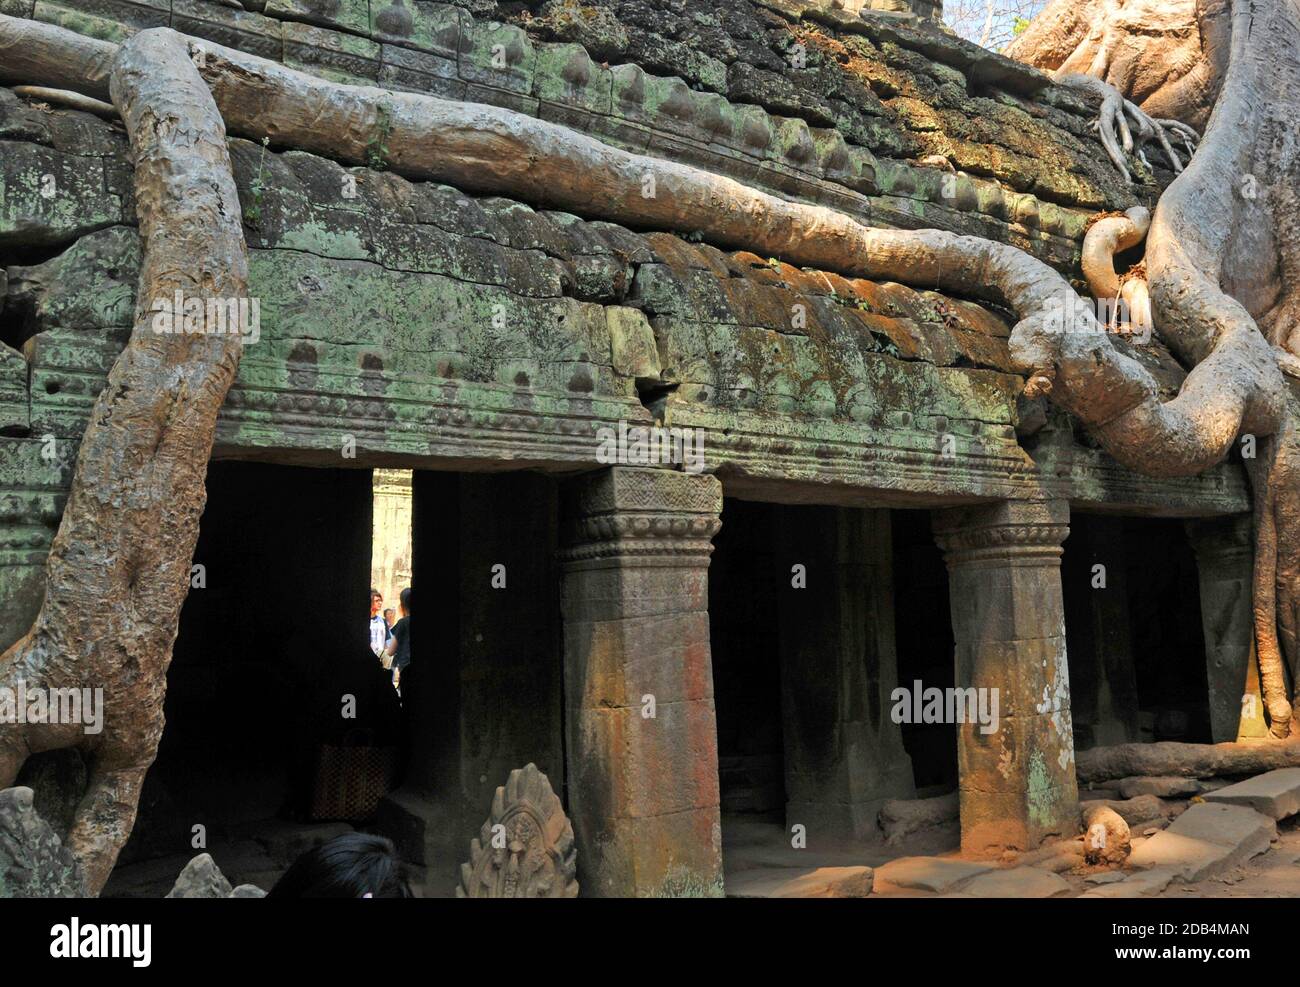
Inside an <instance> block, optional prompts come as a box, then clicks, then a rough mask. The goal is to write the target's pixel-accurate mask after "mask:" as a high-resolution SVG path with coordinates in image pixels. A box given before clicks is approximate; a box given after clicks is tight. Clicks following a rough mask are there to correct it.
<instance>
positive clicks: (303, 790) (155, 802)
mask: <svg viewBox="0 0 1300 987" xmlns="http://www.w3.org/2000/svg"><path fill="white" fill-rule="evenodd" d="M207 491H208V499H207V506H206V509H205V510H204V514H203V518H202V521H201V524H200V528H199V540H198V544H197V547H196V549H195V553H194V568H193V569H192V570H191V589H190V591H189V595H188V597H187V598H186V601H185V605H184V607H183V609H182V611H181V619H180V629H179V633H178V636H177V639H176V643H175V647H174V649H173V658H172V664H171V668H170V670H169V672H168V677H167V697H166V706H165V712H166V720H167V725H166V729H165V731H164V733H163V737H162V741H161V743H160V745H159V749H158V757H157V760H156V761H155V763H154V765H153V767H152V768H151V769H150V771H149V774H148V776H147V778H146V781H145V786H144V791H143V794H142V797H141V800H140V813H139V817H138V819H137V822H136V826H135V828H134V830H133V831H132V834H131V838H130V840H129V841H128V843H127V845H126V847H125V848H124V849H123V852H122V855H121V857H120V859H119V867H118V870H117V871H115V873H114V875H113V878H112V879H110V885H109V888H108V893H109V894H112V893H114V891H115V884H114V881H115V880H116V881H117V884H116V890H117V891H118V892H120V893H132V892H133V891H140V890H142V889H143V886H142V885H141V884H140V883H139V882H140V881H141V880H142V878H141V874H142V873H144V874H145V877H146V878H147V877H148V876H149V875H148V874H147V873H145V871H147V868H145V869H144V870H142V869H141V868H135V870H134V873H133V874H123V873H122V872H123V870H124V869H125V868H129V867H130V865H132V864H139V863H141V862H143V861H148V860H150V859H156V858H161V860H160V862H159V865H158V867H157V874H156V877H157V879H158V880H161V881H162V882H163V883H165V884H166V887H162V888H161V890H162V891H163V892H165V891H166V890H168V889H169V888H170V879H174V878H175V876H176V873H177V872H178V870H179V866H177V864H178V863H179V864H180V865H183V864H184V863H185V862H186V861H187V860H188V859H190V858H191V857H193V856H194V855H196V854H197V853H199V852H202V851H203V850H208V851H210V852H212V854H213V856H214V858H216V859H217V863H218V866H220V867H221V868H222V869H223V871H225V872H226V874H227V876H228V877H229V878H231V879H232V880H233V881H235V882H236V883H238V882H240V881H251V882H254V883H259V882H260V883H261V886H263V887H266V886H268V885H269V883H270V882H272V881H273V880H274V879H275V877H276V876H277V875H278V871H279V870H282V869H283V866H285V865H286V864H287V862H288V860H289V859H291V858H292V855H293V853H294V852H296V851H298V850H301V849H305V848H306V847H305V846H300V845H298V843H297V842H296V838H295V837H294V836H293V835H292V833H291V830H292V829H293V828H294V827H295V826H298V827H301V826H310V825H312V824H313V805H312V799H313V788H314V787H316V786H315V778H316V774H317V771H318V770H319V764H318V761H319V757H320V752H321V746H322V744H333V745H342V744H344V743H350V744H354V745H358V746H360V745H363V744H364V745H367V746H371V747H376V748H378V747H383V748H386V749H388V750H389V751H393V750H396V751H399V752H400V744H401V738H402V733H403V731H402V728H401V722H400V717H401V710H400V706H399V704H398V702H397V697H396V694H395V693H394V691H393V689H392V686H391V680H390V677H389V675H388V673H386V672H385V671H384V670H383V668H382V667H381V665H380V664H379V662H378V661H377V660H376V659H375V656H374V654H373V653H372V652H371V650H370V648H369V643H368V635H367V618H368V610H367V603H368V587H369V578H370V550H371V473H370V471H369V470H362V469H355V470H342V469H338V470H334V469H310V468H304V467H290V466H277V465H269V464H264V463H243V462H215V463H212V464H211V465H210V467H209V470H208V478H207ZM356 731H364V734H361V733H357V732H356ZM389 756H390V757H394V758H395V757H399V756H400V754H398V755H391V754H390V755H389ZM340 827H341V828H347V825H346V824H345V823H336V824H334V828H340ZM329 830H330V826H328V825H325V826H324V827H323V831H329ZM268 833H270V834H272V835H271V836H269V837H268V836H267V834H268ZM155 890H156V889H155Z"/></svg>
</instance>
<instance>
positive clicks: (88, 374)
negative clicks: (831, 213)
mask: <svg viewBox="0 0 1300 987" xmlns="http://www.w3.org/2000/svg"><path fill="white" fill-rule="evenodd" d="M0 150H2V151H3V153H2V154H0V180H3V182H4V187H5V195H4V197H3V214H2V215H0V261H2V262H3V264H4V279H3V288H4V303H3V309H0V342H3V343H5V344H7V345H5V346H4V347H0V518H3V520H4V521H5V523H4V525H3V527H2V528H0V566H3V567H4V570H5V573H6V578H5V579H4V580H3V581H0V585H2V586H3V589H2V592H3V593H4V602H5V606H4V607H3V608H0V613H2V614H3V618H0V619H2V620H3V624H2V625H0V637H3V638H5V639H6V640H7V639H9V638H11V637H12V636H14V635H16V634H17V633H19V632H20V630H21V628H23V627H25V626H26V625H27V622H28V621H29V620H30V619H31V616H32V615H33V614H34V613H35V609H36V606H37V605H38V602H39V595H38V594H39V592H40V580H41V567H42V564H43V558H44V552H45V550H46V548H47V547H48V544H49V541H50V538H51V537H52V534H53V529H54V527H55V526H56V525H57V522H58V518H59V512H60V510H61V497H62V494H63V491H64V490H66V487H67V484H68V482H69V481H70V476H71V473H70V470H71V465H72V463H73V462H74V461H75V455H76V446H77V442H78V439H79V437H80V434H81V430H82V428H83V427H84V422H85V420H86V416H87V415H88V414H89V411H90V408H91V405H92V402H93V400H94V397H95V395H96V394H97V393H98V390H99V388H100V387H101V386H102V381H103V379H104V375H105V374H106V372H107V369H108V367H109V366H110V365H111V363H112V361H113V359H115V357H116V355H117V353H118V352H119V351H120V349H121V347H122V345H123V343H124V341H125V339H126V336H127V333H128V332H129V326H130V322H131V319H132V314H133V310H134V305H135V285H136V281H137V274H138V266H139V242H138V236H137V234H136V232H135V229H134V226H133V221H134V202H133V199H132V191H131V173H130V165H129V158H128V156H127V152H126V146H125V138H124V137H123V135H122V134H121V132H120V130H117V129H115V128H114V127H112V126H111V125H110V124H109V123H107V122H105V121H101V120H98V119H96V118H93V117H90V116H88V115H86V114H80V113H70V112H65V111H50V110H47V109H42V108H39V107H36V106H33V105H31V104H30V103H28V102H26V101H24V100H21V99H19V98H17V97H15V96H14V95H13V94H12V92H11V91H9V90H4V89H0ZM231 150H232V154H233V158H234V162H235V170H236V177H237V181H238V185H239V189H240V194H241V203H242V206H243V211H244V219H245V225H246V230H245V232H246V236H247V239H248V242H249V247H250V267H251V274H250V283H251V294H252V296H253V297H254V298H257V299H258V301H259V304H260V316H261V318H260V335H259V338H258V340H257V341H256V342H255V343H252V344H251V345H249V346H248V347H247V352H246V355H245V358H244V360H243V362H242V365H241V368H240V374H239V379H238V381H237V384H236V386H235V387H234V389H233V390H232V391H231V394H230V396H229V398H228V400H227V402H226V405H225V407H224V408H223V410H222V414H221V419H220V422H219V426H218V436H217V444H216V451H215V456H216V457H217V458H253V459H269V460H273V461H278V462H287V463H300V464H310V465H322V466H339V465H344V466H383V465H392V466H396V465H415V464H420V463H425V464H432V463H437V464H439V465H440V466H441V467H442V468H457V467H460V466H466V467H469V466H473V467H474V468H484V467H492V468H498V467H499V466H501V465H510V466H512V467H516V468H523V467H530V466H532V467H541V468H545V469H551V470H559V471H569V470H574V469H584V468H591V467H593V466H596V465H599V462H598V459H597V453H598V450H599V447H600V442H599V439H598V436H599V434H600V430H601V429H602V428H605V427H611V426H616V425H617V423H618V422H620V421H628V422H632V423H637V422H640V423H649V422H651V421H652V418H653V415H655V414H660V415H662V414H665V413H666V414H667V415H668V417H669V420H670V421H671V423H673V424H675V425H678V426H683V427H698V428H703V429H706V469H708V470H709V471H711V472H713V471H716V472H717V473H718V474H719V475H722V476H724V477H726V479H727V482H728V485H729V490H731V491H734V492H736V493H741V494H743V495H745V496H748V497H750V498H751V499H766V500H777V501H787V502H799V501H813V502H821V503H843V504H849V505H855V504H856V505H861V504H863V503H865V502H869V501H874V502H877V503H880V502H896V503H901V504H910V505H923V504H935V503H944V502H952V501H953V500H956V499H962V498H969V497H1013V498H1014V497H1017V496H1023V495H1025V494H1026V493H1027V492H1031V491H1034V490H1037V489H1039V488H1040V487H1043V486H1048V487H1052V488H1056V489H1057V491H1058V493H1057V495H1058V496H1064V497H1067V498H1069V499H1071V500H1074V501H1076V502H1082V503H1091V504H1104V505H1106V506H1107V507H1108V508H1110V509H1120V508H1123V509H1130V510H1134V511H1138V512H1141V511H1145V510H1158V511H1160V512H1163V513H1172V514H1183V515H1207V514H1225V513H1238V512H1240V511H1242V510H1244V509H1245V508H1246V505H1247V498H1246V491H1245V486H1244V483H1243V482H1242V478H1241V475H1240V472H1239V471H1238V470H1237V468H1236V467H1233V466H1230V465H1225V466H1222V467H1219V468H1217V469H1216V470H1212V471H1210V472H1208V473H1206V474H1203V475H1202V476H1199V477H1196V478H1191V479H1185V480H1152V479H1148V478H1143V477H1139V476H1137V475H1136V474H1133V473H1131V472H1129V471H1127V470H1123V469H1121V468H1119V467H1118V466H1117V465H1115V464H1114V463H1113V462H1112V461H1110V460H1109V459H1108V458H1107V457H1105V456H1103V455H1102V454H1101V453H1100V452H1099V451H1098V450H1096V449H1095V448H1092V447H1090V446H1089V445H1088V444H1087V443H1086V441H1085V442H1084V443H1080V442H1076V441H1075V439H1074V437H1073V435H1072V434H1071V429H1070V425H1069V423H1068V421H1067V422H1063V423H1062V422H1057V424H1056V425H1054V426H1052V427H1049V428H1047V429H1042V430H1041V431H1040V432H1039V433H1038V434H1036V435H1033V436H1029V435H1028V433H1029V432H1031V431H1033V429H1034V428H1036V427H1038V426H1037V425H1035V424H1034V419H1035V416H1038V417H1039V418H1041V412H1042V409H1041V408H1039V409H1037V410H1035V409H1032V408H1029V409H1027V408H1025V407H1023V406H1022V404H1021V402H1020V401H1019V399H1018V398H1017V393H1018V391H1019V388H1020V379H1019V377H1017V376H1016V375H1015V374H1014V373H1013V372H1012V368H1011V367H1010V364H1009V362H1008V356H1007V352H1006V336H1007V333H1008V331H1009V330H1008V324H1007V319H1006V316H1005V314H1003V313H999V312H997V311H995V310H992V309H990V308H988V307H981V306H979V305H976V304H973V303H971V302H968V301H965V300H961V299H953V298H946V297H943V296H940V295H937V294H935V293H933V292H927V291H917V290H914V289H911V288H906V287H903V286H900V285H892V284H874V283H869V282H865V281H861V280H852V281H850V280H846V279H843V278H840V277H838V276H836V275H834V274H829V273H825V272H815V271H800V270H797V269H795V268H792V267H790V266H789V265H787V264H784V263H782V262H781V261H780V260H779V259H777V258H760V257H756V256H754V255H752V254H746V253H744V252H735V253H725V252H722V251H719V250H717V249H716V248H713V247H711V246H708V245H707V244H703V243H696V242H693V241H692V238H690V237H688V236H681V235H673V234H668V233H635V232H632V231H629V230H626V229H624V228H622V227H618V226H615V225H612V224H609V223H603V222H598V221H589V220H583V219H581V218H579V217H576V216H572V215H568V214H562V213H555V212H549V211H546V210H544V209H541V210H539V209H536V208H534V207H532V206H530V205H528V204H525V203H521V202H515V201H509V200H504V199H500V198H488V199H475V198H472V197H470V196H467V195H465V194H464V193H462V192H460V191H458V190H456V189H451V188H448V187H445V186H439V185H433V184H427V183H424V184H417V183H411V182H408V181H406V180H405V179H402V178H400V177H398V176H395V175H392V174H390V173H388V172H384V171H374V170H369V169H364V168H351V169H345V168H342V167H340V166H339V165H337V164H335V163H333V162H331V161H327V160H324V159H321V158H318V157H315V156H313V155H309V154H305V153H301V152H294V151H289V152H282V153H276V152H273V151H270V150H268V149H266V148H264V147H261V146H258V145H253V144H250V143H248V142H245V141H240V140H232V142H231ZM49 176H52V177H49ZM45 190H53V194H46V191H45ZM1135 356H1136V357H1137V358H1139V359H1141V360H1143V361H1144V362H1146V363H1147V365H1148V366H1150V367H1151V368H1152V369H1153V371H1154V372H1155V373H1156V374H1157V376H1158V377H1159V379H1160V380H1161V382H1162V387H1163V389H1164V390H1165V392H1166V393H1169V394H1172V393H1173V392H1174V391H1176V389H1177V387H1178V386H1179V384H1180V383H1181V380H1182V376H1183V375H1182V371H1181V370H1180V369H1179V368H1178V366H1177V364H1176V363H1175V362H1174V361H1173V360H1172V358H1171V357H1170V356H1169V354H1168V353H1167V351H1165V350H1164V349H1163V347H1161V346H1160V345H1159V344H1153V345H1151V346H1148V347H1144V348H1141V349H1139V350H1136V351H1135ZM1020 433H1024V434H1020Z"/></svg>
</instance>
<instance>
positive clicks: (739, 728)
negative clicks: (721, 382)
mask: <svg viewBox="0 0 1300 987" xmlns="http://www.w3.org/2000/svg"><path fill="white" fill-rule="evenodd" d="M774 511H775V508H774V506H773V505H771V504H760V503H753V502H750V501H743V500H734V499H732V498H727V499H725V500H724V501H723V507H722V529H721V531H719V533H718V534H717V536H716V537H715V538H714V540H713V546H714V548H713V557H712V559H711V560H710V563H709V633H710V638H711V643H712V654H713V695H714V707H715V710H716V713H717V720H718V776H719V777H718V781H719V785H720V788H721V795H722V811H723V813H726V814H737V815H745V816H748V817H749V818H752V819H754V820H756V821H757V820H761V821H764V822H776V823H781V824H784V822H785V764H784V757H783V740H782V733H781V662H780V657H781V656H780V640H781V638H780V633H779V628H778V626H777V613H778V609H779V608H778V603H777V579H778V576H779V573H778V572H777V560H776V558H775V557H774V554H773V549H774V540H773V534H774V533H773V523H774V520H773V519H774Z"/></svg>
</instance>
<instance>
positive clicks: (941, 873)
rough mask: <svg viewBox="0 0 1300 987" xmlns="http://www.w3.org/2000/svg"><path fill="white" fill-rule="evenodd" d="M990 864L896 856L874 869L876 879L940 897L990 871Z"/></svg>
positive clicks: (941, 858) (940, 858) (945, 858)
mask: <svg viewBox="0 0 1300 987" xmlns="http://www.w3.org/2000/svg"><path fill="white" fill-rule="evenodd" d="M993 866H994V865H993V864H989V863H980V862H979V861H974V860H952V859H949V858H947V857H899V858H898V859H897V860H891V861H890V862H889V863H887V864H882V865H881V866H880V867H877V868H876V879H877V880H879V881H881V882H887V883H889V884H892V885H894V886H895V887H900V888H919V889H920V890H922V891H934V892H937V893H939V894H942V893H943V892H945V891H950V890H952V888H954V887H956V886H957V885H958V884H960V883H961V882H962V881H965V880H967V879H968V878H972V877H975V876H977V875H979V874H983V873H985V872H986V871H990V870H992V869H993Z"/></svg>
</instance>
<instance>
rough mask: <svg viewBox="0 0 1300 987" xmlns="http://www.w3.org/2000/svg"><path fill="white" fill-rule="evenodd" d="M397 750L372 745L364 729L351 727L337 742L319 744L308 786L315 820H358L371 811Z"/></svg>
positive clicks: (388, 780)
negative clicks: (314, 778)
mask: <svg viewBox="0 0 1300 987" xmlns="http://www.w3.org/2000/svg"><path fill="white" fill-rule="evenodd" d="M397 757H398V749H397V748H396V747H376V746H375V745H374V738H373V735H372V734H371V733H370V732H369V731H368V730H354V731H352V733H349V734H348V735H347V736H346V737H345V738H344V739H343V743H342V744H341V745H336V744H322V745H321V749H320V754H319V756H318V758H317V762H316V783H315V785H314V787H313V788H312V797H311V818H312V819H313V820H315V821H318V822H320V821H324V820H334V819H339V820H344V821H347V822H358V821H361V820H364V819H369V818H370V817H372V816H373V815H374V814H375V809H376V808H377V807H378V806H379V800H380V799H382V798H383V797H384V796H385V795H387V794H388V791H389V789H390V788H391V787H392V784H393V781H394V779H395V777H396V774H397Z"/></svg>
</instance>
